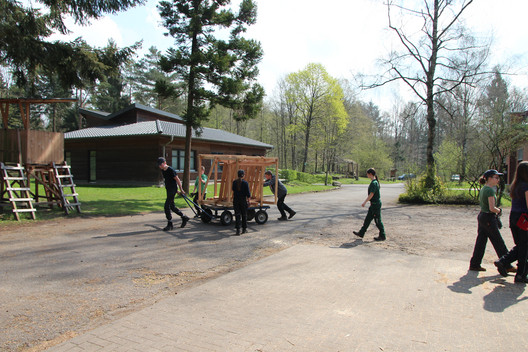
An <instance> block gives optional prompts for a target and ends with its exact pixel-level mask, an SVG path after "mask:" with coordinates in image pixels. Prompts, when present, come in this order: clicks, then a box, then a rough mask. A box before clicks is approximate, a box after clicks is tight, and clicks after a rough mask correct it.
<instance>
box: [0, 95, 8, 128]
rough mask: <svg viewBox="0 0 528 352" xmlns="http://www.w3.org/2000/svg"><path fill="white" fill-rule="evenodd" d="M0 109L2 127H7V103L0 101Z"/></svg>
mask: <svg viewBox="0 0 528 352" xmlns="http://www.w3.org/2000/svg"><path fill="white" fill-rule="evenodd" d="M0 111H1V112H2V120H3V122H4V128H5V129H7V122H8V121H9V104H8V103H4V102H1V101H0Z"/></svg>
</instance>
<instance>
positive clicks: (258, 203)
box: [198, 154, 279, 225]
mask: <svg viewBox="0 0 528 352" xmlns="http://www.w3.org/2000/svg"><path fill="white" fill-rule="evenodd" d="M205 163H210V166H211V168H210V170H209V173H208V175H207V183H206V185H205V186H206V187H207V185H208V184H209V182H210V181H211V180H213V181H212V182H214V193H213V196H212V197H207V198H206V199H202V198H203V195H202V180H201V178H199V186H198V199H199V201H198V203H199V205H200V207H201V208H202V209H203V210H204V213H205V212H206V214H204V213H202V216H201V218H202V221H203V222H209V221H211V220H212V219H213V218H215V217H219V218H220V221H221V222H222V224H224V225H229V224H231V223H232V221H233V213H232V212H231V210H232V209H233V190H232V184H233V181H234V180H236V179H237V178H238V176H237V173H238V170H244V172H245V177H244V179H245V180H246V181H247V182H248V184H249V190H250V193H251V198H250V201H249V207H248V220H252V219H253V218H254V219H255V222H256V223H257V224H264V223H265V222H266V221H267V220H268V214H267V213H266V210H267V209H269V205H270V204H276V203H277V192H275V194H274V199H273V201H271V200H265V199H264V194H263V192H264V173H265V172H266V169H268V168H273V167H274V168H275V172H274V174H275V175H276V178H275V190H277V188H278V187H277V184H278V169H279V160H278V158H274V157H264V156H247V155H223V154H200V155H199V159H198V170H201V167H202V165H204V164H205ZM219 212H221V214H220V216H218V213H219Z"/></svg>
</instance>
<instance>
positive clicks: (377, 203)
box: [352, 168, 387, 241]
mask: <svg viewBox="0 0 528 352" xmlns="http://www.w3.org/2000/svg"><path fill="white" fill-rule="evenodd" d="M367 177H368V178H369V179H370V185H369V187H368V191H367V194H368V196H367V198H366V199H365V201H364V202H363V203H362V204H361V206H362V207H365V204H367V202H369V201H370V206H369V209H368V212H367V217H366V218H365V221H364V222H363V226H362V227H361V229H360V230H359V231H352V232H353V233H354V235H356V236H358V237H361V238H363V237H364V236H365V232H367V229H368V227H369V225H370V223H371V222H372V219H374V223H375V224H376V227H377V228H378V230H379V235H378V237H374V240H375V241H385V240H386V239H387V236H386V234H385V227H384V226H383V222H382V221H381V199H380V184H379V180H378V176H376V170H374V169H373V168H370V169H368V170H367Z"/></svg>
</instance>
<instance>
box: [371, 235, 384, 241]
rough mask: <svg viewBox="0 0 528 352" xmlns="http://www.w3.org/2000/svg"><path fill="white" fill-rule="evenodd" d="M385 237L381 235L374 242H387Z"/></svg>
mask: <svg viewBox="0 0 528 352" xmlns="http://www.w3.org/2000/svg"><path fill="white" fill-rule="evenodd" d="M385 240H386V238H385V236H382V235H379V236H378V237H374V241H385Z"/></svg>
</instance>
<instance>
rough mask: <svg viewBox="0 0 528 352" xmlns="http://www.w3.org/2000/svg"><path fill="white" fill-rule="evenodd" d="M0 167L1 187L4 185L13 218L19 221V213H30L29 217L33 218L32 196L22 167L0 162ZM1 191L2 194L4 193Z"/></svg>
mask: <svg viewBox="0 0 528 352" xmlns="http://www.w3.org/2000/svg"><path fill="white" fill-rule="evenodd" d="M0 164H1V165H0V167H1V168H2V188H4V187H5V192H7V194H8V200H9V202H10V203H11V207H12V208H13V214H15V218H16V219H17V220H18V221H20V216H19V215H18V214H19V213H31V217H32V218H33V220H35V211H36V209H35V208H33V198H31V195H30V188H29V185H28V182H27V181H28V179H27V177H26V176H25V175H24V168H23V167H22V166H20V164H16V166H7V165H5V164H4V163H0ZM5 192H4V191H2V198H3V194H4V193H5Z"/></svg>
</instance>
